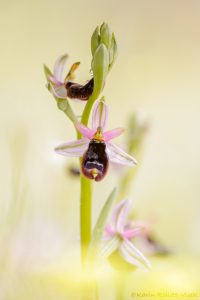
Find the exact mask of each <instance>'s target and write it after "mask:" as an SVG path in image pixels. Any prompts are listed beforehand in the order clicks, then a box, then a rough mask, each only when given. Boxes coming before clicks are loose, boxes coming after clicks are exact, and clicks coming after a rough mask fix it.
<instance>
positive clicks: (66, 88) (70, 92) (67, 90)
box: [47, 54, 94, 101]
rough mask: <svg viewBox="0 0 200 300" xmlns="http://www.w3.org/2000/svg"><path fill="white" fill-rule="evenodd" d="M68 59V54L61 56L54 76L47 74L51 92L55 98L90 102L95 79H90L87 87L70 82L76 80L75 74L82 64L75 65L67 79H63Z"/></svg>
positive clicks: (55, 67) (56, 63)
mask: <svg viewBox="0 0 200 300" xmlns="http://www.w3.org/2000/svg"><path fill="white" fill-rule="evenodd" d="M67 58H68V55H67V54H65V55H62V56H60V57H59V58H58V59H57V60H56V62H55V65H54V70H53V74H51V73H50V72H49V73H48V74H47V80H48V83H49V85H50V91H51V92H52V93H53V94H54V96H56V97H57V98H61V99H66V98H67V97H68V98H70V99H78V100H82V101H85V100H88V98H89V97H90V96H91V94H92V92H93V87H94V80H93V78H92V79H90V80H89V81H88V82H87V83H86V84H85V85H81V84H78V83H75V82H73V81H70V80H73V79H74V77H75V76H74V72H75V71H76V69H77V68H78V66H79V65H80V62H76V63H74V64H73V65H72V67H71V69H70V70H69V72H68V73H67V75H66V76H65V78H63V71H64V68H65V64H66V60H67Z"/></svg>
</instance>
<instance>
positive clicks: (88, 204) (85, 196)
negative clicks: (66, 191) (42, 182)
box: [77, 95, 96, 268]
mask: <svg viewBox="0 0 200 300" xmlns="http://www.w3.org/2000/svg"><path fill="white" fill-rule="evenodd" d="M95 100H96V98H95V97H94V96H93V95H91V97H90V98H89V99H88V101H87V103H86V106H85V108H84V111H83V115H82V119H81V122H82V123H83V124H84V125H86V126H87V124H88V120H89V116H90V112H91V109H92V106H93V104H94V101H95ZM77 136H78V138H79V139H80V138H81V134H80V133H78V135H77ZM81 163H82V160H81V159H80V166H81ZM80 185H81V195H80V234H81V260H82V266H83V268H84V267H85V264H86V257H87V252H88V247H89V244H90V240H91V210H92V180H90V179H87V178H85V177H84V176H83V175H81V177H80Z"/></svg>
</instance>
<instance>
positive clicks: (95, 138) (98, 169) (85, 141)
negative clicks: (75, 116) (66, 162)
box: [55, 101, 136, 181]
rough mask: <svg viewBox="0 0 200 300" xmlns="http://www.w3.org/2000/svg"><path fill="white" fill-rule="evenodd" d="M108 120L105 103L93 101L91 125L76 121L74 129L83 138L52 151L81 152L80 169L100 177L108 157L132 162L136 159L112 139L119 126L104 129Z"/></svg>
mask: <svg viewBox="0 0 200 300" xmlns="http://www.w3.org/2000/svg"><path fill="white" fill-rule="evenodd" d="M107 120H108V106H107V105H106V104H105V102H104V101H96V103H95V106H94V109H93V113H92V128H91V129H90V128H88V127H86V126H85V125H83V124H82V123H77V124H76V128H77V130H78V131H79V132H80V133H81V134H82V135H83V138H81V139H79V140H76V141H73V142H70V143H65V144H61V145H59V146H58V147H56V148H55V151H56V152H57V153H59V154H61V155H65V156H80V157H83V159H82V173H83V175H85V176H86V177H87V178H89V179H95V181H100V180H101V179H103V177H104V176H105V175H106V173H107V170H108V166H109V161H111V162H114V163H118V164H122V165H126V166H134V165H135V164H136V160H135V159H134V158H133V157H132V156H130V155H129V154H127V153H126V152H124V151H123V150H122V149H121V148H119V147H118V146H116V145H115V144H114V143H112V142H111V140H112V139H114V138H116V137H118V136H119V135H120V134H122V132H123V129H122V128H115V129H113V130H109V131H106V125H107Z"/></svg>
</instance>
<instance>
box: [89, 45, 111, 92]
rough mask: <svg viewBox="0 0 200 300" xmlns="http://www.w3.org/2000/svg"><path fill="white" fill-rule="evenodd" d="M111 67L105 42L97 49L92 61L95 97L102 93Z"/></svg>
mask: <svg viewBox="0 0 200 300" xmlns="http://www.w3.org/2000/svg"><path fill="white" fill-rule="evenodd" d="M108 67H109V53H108V50H107V48H106V46H105V45H104V44H102V43H101V44H100V45H99V47H98V48H97V50H96V51H95V54H94V57H93V61H92V70H93V76H94V91H93V95H94V97H95V98H98V96H99V94H100V93H101V91H102V89H103V87H104V84H105V79H106V76H107V74H108Z"/></svg>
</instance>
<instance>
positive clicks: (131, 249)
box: [100, 200, 151, 269]
mask: <svg viewBox="0 0 200 300" xmlns="http://www.w3.org/2000/svg"><path fill="white" fill-rule="evenodd" d="M129 208H130V201H128V200H124V201H121V202H120V203H118V204H117V205H116V207H115V208H114V211H113V213H112V216H111V223H110V224H109V225H107V226H106V227H105V235H104V239H103V245H102V248H101V252H100V254H101V255H102V256H105V257H110V256H111V255H112V254H113V253H115V252H116V251H118V253H119V255H120V257H122V258H123V259H124V260H125V262H126V263H128V264H130V265H133V266H135V267H140V268H145V269H150V268H151V264H150V262H149V260H148V259H147V258H146V257H145V256H144V255H143V254H142V253H141V252H140V251H139V250H138V249H137V248H136V247H135V246H134V244H133V241H132V240H133V238H135V237H136V236H140V235H143V227H141V226H132V227H130V222H128V221H127V213H128V210H129Z"/></svg>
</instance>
